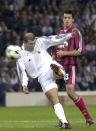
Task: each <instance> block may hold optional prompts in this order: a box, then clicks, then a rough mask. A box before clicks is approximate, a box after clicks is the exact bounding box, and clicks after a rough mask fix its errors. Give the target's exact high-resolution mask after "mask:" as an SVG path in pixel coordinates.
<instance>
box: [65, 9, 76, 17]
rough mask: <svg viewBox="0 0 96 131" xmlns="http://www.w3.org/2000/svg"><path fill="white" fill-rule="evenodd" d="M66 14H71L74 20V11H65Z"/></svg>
mask: <svg viewBox="0 0 96 131" xmlns="http://www.w3.org/2000/svg"><path fill="white" fill-rule="evenodd" d="M64 14H71V15H72V17H73V18H74V13H73V11H72V10H65V11H64Z"/></svg>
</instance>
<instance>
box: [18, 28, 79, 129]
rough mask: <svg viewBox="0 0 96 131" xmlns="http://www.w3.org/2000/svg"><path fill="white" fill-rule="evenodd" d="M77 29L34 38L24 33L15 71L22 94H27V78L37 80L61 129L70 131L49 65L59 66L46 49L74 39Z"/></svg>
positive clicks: (30, 34) (31, 34) (32, 35)
mask: <svg viewBox="0 0 96 131" xmlns="http://www.w3.org/2000/svg"><path fill="white" fill-rule="evenodd" d="M76 33H77V29H74V30H73V32H72V33H68V34H66V35H64V34H63V35H53V36H48V37H47V36H45V37H39V38H36V37H35V35H34V34H33V33H26V34H25V36H24V40H23V46H22V55H21V56H20V58H19V59H18V60H17V62H16V65H17V71H18V76H19V79H20V82H21V84H22V86H23V91H24V93H26V94H27V93H29V92H28V88H27V85H28V76H30V77H31V78H38V81H39V83H40V84H41V87H42V90H43V92H44V93H45V95H46V96H47V98H48V99H49V100H50V102H51V104H52V106H53V108H54V111H55V114H56V115H57V117H58V118H59V120H60V121H61V122H62V125H61V128H64V129H71V125H70V124H69V123H68V121H67V120H66V117H65V114H64V110H63V107H62V105H61V104H60V102H59V99H58V95H57V84H56V83H55V77H54V75H53V70H52V69H51V67H50V65H51V64H52V63H53V64H56V65H58V66H61V65H59V64H58V63H57V62H56V61H53V60H52V57H51V56H50V55H49V54H48V52H47V49H48V48H49V47H51V46H54V45H57V44H60V43H63V42H64V41H66V40H68V39H70V38H72V37H74V35H75V34H76Z"/></svg>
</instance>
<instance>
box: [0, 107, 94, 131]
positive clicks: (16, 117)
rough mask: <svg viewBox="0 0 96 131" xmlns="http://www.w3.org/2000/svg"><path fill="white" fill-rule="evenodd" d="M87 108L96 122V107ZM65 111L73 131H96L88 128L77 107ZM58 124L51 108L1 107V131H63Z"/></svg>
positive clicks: (67, 108) (65, 108) (66, 108)
mask: <svg viewBox="0 0 96 131" xmlns="http://www.w3.org/2000/svg"><path fill="white" fill-rule="evenodd" d="M87 108H88V110H89V112H90V114H91V116H92V117H93V120H94V122H96V106H87ZM64 110H65V114H66V117H67V119H68V121H69V122H70V124H71V125H72V129H71V131H96V125H94V126H92V127H88V126H87V125H86V122H85V119H84V117H83V115H82V114H81V112H80V111H79V110H78V109H77V108H76V107H75V106H64ZM57 123H58V119H57V117H56V116H55V114H54V110H53V108H52V107H51V106H37V107H5V108H3V107H0V131H59V130H61V129H59V128H58V127H55V125H56V124H57ZM64 130H65V129H64ZM67 130H69V129H67Z"/></svg>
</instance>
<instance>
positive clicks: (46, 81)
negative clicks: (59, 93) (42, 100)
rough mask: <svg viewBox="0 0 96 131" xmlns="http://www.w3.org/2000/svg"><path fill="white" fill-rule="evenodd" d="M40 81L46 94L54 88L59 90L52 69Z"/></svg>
mask: <svg viewBox="0 0 96 131" xmlns="http://www.w3.org/2000/svg"><path fill="white" fill-rule="evenodd" d="M38 81H39V83H40V84H41V87H42V90H43V92H44V93H46V92H47V91H49V90H51V89H53V88H56V89H57V84H56V82H55V78H54V76H53V71H52V70H51V68H50V69H49V70H48V72H47V73H46V74H45V75H42V76H41V77H39V78H38Z"/></svg>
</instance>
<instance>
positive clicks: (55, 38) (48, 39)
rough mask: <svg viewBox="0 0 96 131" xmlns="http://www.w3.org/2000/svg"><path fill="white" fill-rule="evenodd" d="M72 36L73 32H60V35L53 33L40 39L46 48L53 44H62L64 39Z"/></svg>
mask: <svg viewBox="0 0 96 131" xmlns="http://www.w3.org/2000/svg"><path fill="white" fill-rule="evenodd" d="M71 37H72V33H67V34H60V35H51V36H45V37H41V38H39V39H38V40H39V41H41V42H40V43H41V46H42V48H44V49H47V48H49V47H51V46H55V45H59V44H62V43H63V42H64V41H66V40H68V39H70V38H71Z"/></svg>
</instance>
